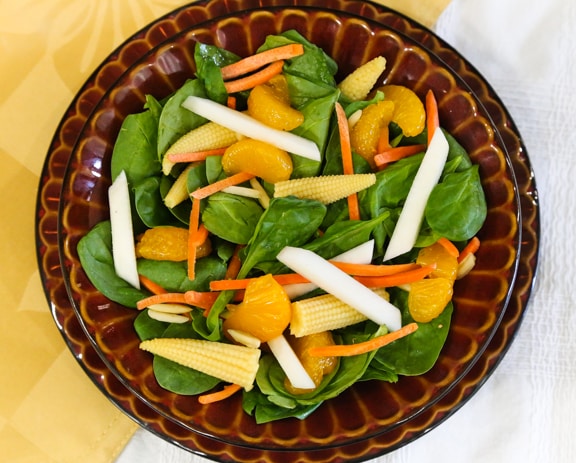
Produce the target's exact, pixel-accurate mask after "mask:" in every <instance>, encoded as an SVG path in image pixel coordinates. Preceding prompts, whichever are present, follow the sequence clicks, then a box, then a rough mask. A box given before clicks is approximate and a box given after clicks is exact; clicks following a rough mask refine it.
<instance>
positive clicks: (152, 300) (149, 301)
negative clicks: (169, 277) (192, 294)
mask: <svg viewBox="0 0 576 463" xmlns="http://www.w3.org/2000/svg"><path fill="white" fill-rule="evenodd" d="M186 303H187V302H186V297H185V295H184V293H162V294H153V295H152V296H148V297H145V298H144V299H140V300H139V301H138V302H137V303H136V308H137V309H138V310H142V309H145V308H146V307H149V306H151V305H154V304H186Z"/></svg>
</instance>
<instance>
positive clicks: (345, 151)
mask: <svg viewBox="0 0 576 463" xmlns="http://www.w3.org/2000/svg"><path fill="white" fill-rule="evenodd" d="M335 109H336V120H337V122H338V132H339V135H340V150H341V151H342V171H343V172H344V174H345V175H352V174H354V163H353V162H352V146H351V145H350V128H349V127H348V119H347V118H346V113H345V112H344V108H343V107H342V105H341V104H340V103H338V102H336V105H335ZM347 200H348V214H349V216H350V220H360V206H359V204H358V195H357V194H356V193H353V194H351V195H350V196H348V198H347Z"/></svg>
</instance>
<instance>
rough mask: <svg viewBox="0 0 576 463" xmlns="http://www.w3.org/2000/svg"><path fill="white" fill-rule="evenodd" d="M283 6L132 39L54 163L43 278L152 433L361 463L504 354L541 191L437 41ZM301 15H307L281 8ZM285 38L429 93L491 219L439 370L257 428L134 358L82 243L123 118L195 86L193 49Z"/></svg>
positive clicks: (211, 12)
mask: <svg viewBox="0 0 576 463" xmlns="http://www.w3.org/2000/svg"><path fill="white" fill-rule="evenodd" d="M278 3H279V2H278V1H270V2H262V1H260V2H258V3H257V4H254V2H250V1H239V2H237V3H235V4H234V5H231V4H230V2H226V1H224V0H216V1H212V2H207V3H203V2H201V3H198V4H192V5H189V6H186V7H183V8H181V9H179V10H176V11H175V12H173V13H171V14H170V15H168V16H165V17H163V18H161V19H159V20H157V21H155V22H154V23H153V24H151V25H149V26H148V27H146V28H145V29H144V30H142V31H141V32H140V33H138V34H137V35H135V36H134V37H132V38H131V39H129V40H128V41H126V43H125V44H123V45H122V46H121V47H120V48H119V49H118V50H116V51H115V52H114V53H113V54H111V55H110V57H109V58H108V59H107V60H106V61H105V62H104V63H103V64H102V65H101V66H100V67H99V68H98V69H97V70H96V71H95V73H94V74H93V76H92V77H91V78H90V79H89V80H88V82H87V83H86V84H85V85H84V87H83V88H82V89H81V90H80V92H79V93H78V95H77V97H76V98H75V100H74V101H73V103H72V104H71V106H70V108H69V110H68V111H67V113H66V114H65V115H64V118H63V120H62V122H61V124H60V127H59V129H58V130H57V133H56V134H55V137H54V140H53V142H52V144H51V146H50V149H49V152H48V156H47V159H46V164H45V168H44V172H43V175H42V180H41V183H40V188H39V196H38V206H37V237H38V258H39V266H40V271H41V275H42V279H43V283H44V286H45V290H46V294H47V297H48V300H49V303H50V307H51V310H52V313H53V315H54V318H55V321H56V323H57V326H58V328H59V329H60V331H61V332H62V334H63V336H64V338H65V339H66V341H67V343H68V345H69V347H70V349H71V351H72V353H73V354H74V355H75V357H76V358H77V359H78V361H79V363H80V364H81V365H82V367H83V368H84V369H85V370H86V372H87V374H88V375H89V376H90V377H91V378H92V379H93V381H94V382H95V384H96V385H97V386H99V387H100V388H101V390H102V391H103V392H104V393H105V394H106V395H107V396H108V397H109V398H110V399H111V401H112V402H113V403H115V404H116V405H118V406H119V407H120V408H121V409H122V410H124V411H125V412H126V413H127V414H128V415H129V416H131V417H132V418H133V419H135V420H136V421H137V422H138V423H140V424H141V425H142V426H144V427H146V428H148V429H150V430H151V431H152V432H155V433H157V434H158V435H160V436H161V437H163V438H165V439H167V440H169V441H171V442H174V443H175V444H177V445H180V446H182V447H184V448H187V449H189V450H191V451H194V452H198V453H201V454H203V455H207V456H210V457H212V458H215V459H218V460H220V461H283V460H282V459H283V458H287V460H286V461H294V459H295V458H296V459H298V461H326V462H328V461H338V460H341V461H342V460H343V461H351V460H362V459H365V458H370V457H374V456H376V455H378V454H382V453H385V452H387V451H390V450H392V449H394V448H398V447H399V446H402V445H405V444H406V443H408V442H410V441H411V440H413V439H415V438H417V437H418V436H420V435H422V434H423V433H424V432H426V431H427V430H429V429H430V428H432V427H434V426H436V425H437V424H439V423H440V422H442V421H443V420H444V419H445V418H446V417H447V416H449V415H451V414H452V413H454V412H455V411H456V410H457V409H458V408H459V407H460V406H461V405H462V404H464V403H465V402H466V400H467V399H468V398H469V396H470V395H471V394H472V393H473V392H475V391H476V390H477V389H478V388H479V387H480V386H481V385H482V384H483V382H484V381H485V379H486V378H487V377H488V375H489V374H490V373H491V372H492V371H493V369H494V368H495V367H496V365H497V363H498V362H499V360H500V359H501V357H502V356H503V355H504V353H505V352H506V350H507V348H508V346H509V345H510V343H511V342H512V339H513V336H514V334H515V332H516V330H517V328H518V326H519V323H520V321H521V318H522V314H523V311H524V309H525V307H526V303H527V299H528V297H529V294H530V291H531V287H532V281H533V278H534V273H535V269H536V263H537V248H538V228H539V227H538V225H539V224H538V203H537V194H536V188H535V184H534V178H533V175H532V172H531V168H530V165H529V161H528V158H527V156H526V152H525V150H524V147H523V145H522V142H521V138H520V136H519V135H518V133H517V130H516V128H515V126H514V124H513V122H512V121H511V120H510V118H509V115H508V113H507V111H506V109H505V108H504V107H503V105H502V104H501V102H500V100H499V99H498V98H497V96H496V95H495V94H494V93H493V91H492V89H491V88H490V86H489V85H488V84H487V83H486V82H485V81H484V79H483V78H482V77H481V76H480V75H478V73H477V72H476V71H475V70H474V69H473V68H472V67H471V66H470V65H469V64H468V63H467V62H466V61H465V60H464V59H463V58H462V57H461V56H460V55H459V54H458V53H457V52H456V51H455V50H453V49H452V48H451V47H450V46H448V45H447V44H445V43H444V42H442V41H441V40H440V39H438V38H437V37H436V36H434V34H432V33H431V32H430V31H428V30H426V29H425V28H423V27H421V26H419V25H418V24H416V23H414V22H412V21H410V20H409V19H408V18H405V17H403V16H401V15H399V14H397V13H395V12H393V11H390V10H388V9H386V8H384V7H380V6H377V5H374V4H370V3H367V2H360V1H331V2H326V6H327V7H326V8H316V7H306V6H293V7H290V8H289V7H287V6H285V7H278V6H277V5H278ZM292 3H301V2H288V1H285V2H282V4H285V5H291V4H292ZM268 4H270V6H267V5H268ZM252 6H255V7H258V8H257V9H255V10H250V7H252ZM288 28H295V29H298V30H299V31H301V32H302V33H303V34H304V35H305V36H307V37H308V38H310V40H312V41H313V42H315V43H316V44H318V45H320V46H322V47H323V48H324V49H325V50H326V51H327V52H328V53H329V54H330V55H331V56H333V57H334V58H335V59H336V60H337V61H338V62H339V63H340V65H341V73H342V74H345V73H346V72H348V71H349V70H350V69H352V68H353V67H355V66H357V65H358V64H360V63H362V62H364V61H366V60H367V59H369V58H370V57H372V56H375V55H377V54H383V55H385V56H386V57H387V58H388V63H390V64H389V66H388V71H387V73H386V76H385V82H387V83H388V82H389V83H401V84H404V85H408V86H410V87H411V88H413V89H414V90H415V91H416V92H418V93H419V94H420V95H423V94H424V92H425V91H426V90H427V89H428V88H432V89H433V90H434V91H435V93H436V95H437V97H438V99H439V102H440V111H441V121H442V125H443V126H444V127H446V128H447V129H448V130H450V131H451V132H452V133H453V134H454V135H455V136H456V137H457V138H458V139H459V140H460V142H461V143H462V144H463V145H464V146H465V147H466V148H467V149H468V151H469V152H470V154H471V157H472V159H473V160H474V162H476V163H478V164H479V165H480V168H481V175H482V179H483V185H484V187H485V192H486V196H487V200H488V204H489V216H488V220H487V222H486V225H485V226H484V228H483V229H482V231H481V233H480V237H481V239H482V240H483V243H484V245H483V247H482V250H481V252H480V253H479V254H478V265H477V267H476V269H475V270H474V272H473V273H472V274H470V275H469V276H468V277H467V278H466V279H464V280H461V281H460V282H459V284H458V287H457V289H456V296H455V303H456V310H455V314H454V318H453V325H452V328H451V332H450V336H449V338H448V341H447V343H446V346H445V348H444V350H443V352H442V354H441V356H440V359H439V360H438V362H437V364H436V366H435V367H434V368H433V369H432V370H431V371H430V372H428V373H427V374H425V375H422V376H420V377H405V378H402V379H401V380H400V381H399V383H397V384H388V383H382V382H376V381H372V382H367V383H362V384H360V385H358V386H355V387H353V388H352V389H350V390H349V391H347V392H346V393H344V394H342V395H341V396H340V397H338V398H337V399H334V400H331V401H328V402H327V403H325V404H324V405H323V406H322V407H321V408H320V409H319V410H318V411H316V412H315V413H314V414H313V415H311V416H310V417H309V418H307V419H306V420H303V421H298V420H292V419H291V420H284V421H279V422H274V423H269V424H265V425H256V424H255V422H254V421H253V419H252V418H251V417H249V416H247V415H246V414H244V413H243V412H242V410H241V406H240V402H239V400H234V399H232V400H231V401H227V402H226V403H225V404H214V405H210V406H204V407H200V406H199V405H198V404H197V401H196V400H195V399H194V398H190V397H183V396H177V395H175V394H172V393H169V392H167V391H165V390H163V389H161V388H160V387H159V386H158V385H157V384H156V382H155V379H154V377H153V375H152V373H151V362H150V358H149V357H148V356H147V355H144V354H143V353H142V352H140V351H139V349H138V339H137V337H136V334H135V333H134V331H133V328H132V321H133V318H134V316H135V313H134V311H133V310H130V309H126V308H124V307H121V306H118V305H117V304H114V303H111V302H110V301H108V300H107V299H106V298H104V297H103V296H102V295H101V294H99V293H98V292H97V291H96V290H95V289H94V288H93V287H92V286H91V284H90V282H89V281H88V280H87V278H86V277H85V275H84V273H83V271H82V268H81V266H80V263H79V261H78V257H77V254H76V243H77V242H78V240H79V239H80V238H81V237H82V236H83V235H84V234H85V233H86V232H87V231H88V230H89V229H90V228H91V227H92V226H93V225H95V224H96V223H97V222H99V221H100V220H103V219H105V218H107V207H106V189H107V187H108V185H109V161H110V155H111V149H112V145H113V142H114V139H115V136H116V134H117V132H118V129H119V127H120V124H121V121H122V119H123V117H125V116H126V115H127V114H130V113H132V112H138V111H140V110H141V108H142V104H143V98H144V95H145V94H146V93H152V94H154V95H155V96H156V97H157V98H161V97H164V96H166V95H168V94H169V93H171V92H172V91H174V90H175V89H176V88H177V87H178V86H179V85H181V84H182V83H183V82H184V80H185V79H186V78H187V77H189V76H191V75H192V73H193V68H192V66H193V64H192V63H193V60H192V50H193V46H191V44H193V42H194V41H195V40H201V41H203V42H210V43H216V44H218V45H221V46H224V47H226V48H228V49H231V50H232V51H234V52H236V53H238V54H239V55H246V54H248V53H251V52H252V51H253V50H254V48H255V47H257V46H258V45H259V44H260V43H261V41H262V39H263V37H265V36H266V35H268V34H270V33H277V32H279V31H281V30H285V29H288ZM282 449H289V450H282ZM311 449H321V450H315V451H311Z"/></svg>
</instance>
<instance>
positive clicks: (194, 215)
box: [188, 198, 200, 280]
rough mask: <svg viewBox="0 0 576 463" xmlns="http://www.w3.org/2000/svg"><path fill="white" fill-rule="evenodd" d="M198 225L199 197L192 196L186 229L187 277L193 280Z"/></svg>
mask: <svg viewBox="0 0 576 463" xmlns="http://www.w3.org/2000/svg"><path fill="white" fill-rule="evenodd" d="M199 226H200V199H198V198H192V210H191V211H190V223H189V231H188V278H189V279H190V280H193V279H194V277H195V275H196V272H195V267H196V251H197V248H198V245H197V241H198V238H197V235H198V228H199Z"/></svg>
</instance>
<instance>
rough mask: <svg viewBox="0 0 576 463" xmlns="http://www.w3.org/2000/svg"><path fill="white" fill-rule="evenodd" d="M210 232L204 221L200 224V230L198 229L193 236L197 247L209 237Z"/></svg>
mask: <svg viewBox="0 0 576 463" xmlns="http://www.w3.org/2000/svg"><path fill="white" fill-rule="evenodd" d="M208 233H209V232H208V229H207V228H206V227H205V226H204V224H203V223H201V224H200V225H199V226H198V230H197V231H196V233H195V234H194V236H192V237H191V239H192V241H193V242H194V244H195V245H196V246H197V247H198V246H201V245H202V244H203V243H204V241H206V238H208Z"/></svg>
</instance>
